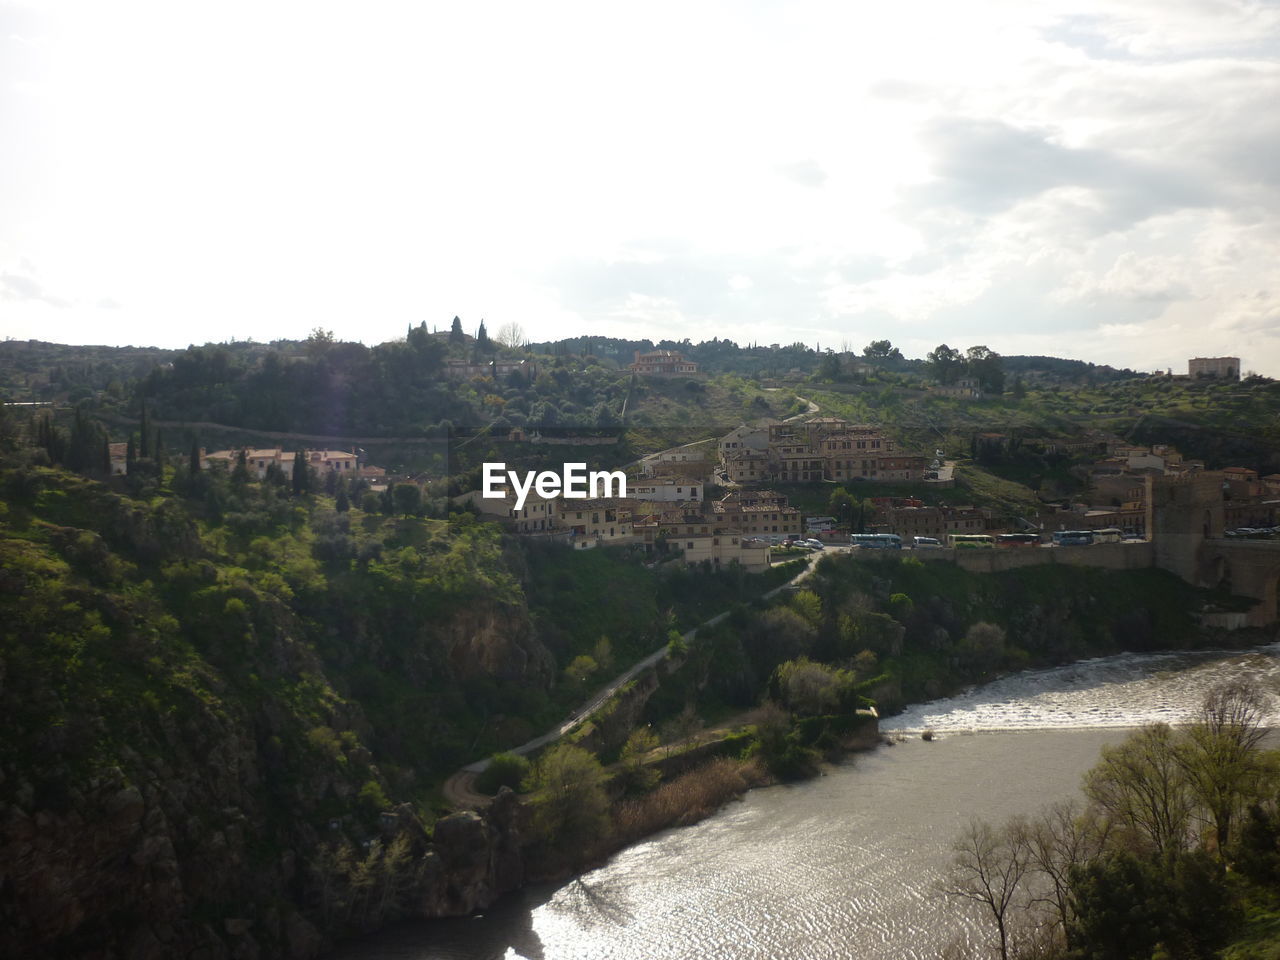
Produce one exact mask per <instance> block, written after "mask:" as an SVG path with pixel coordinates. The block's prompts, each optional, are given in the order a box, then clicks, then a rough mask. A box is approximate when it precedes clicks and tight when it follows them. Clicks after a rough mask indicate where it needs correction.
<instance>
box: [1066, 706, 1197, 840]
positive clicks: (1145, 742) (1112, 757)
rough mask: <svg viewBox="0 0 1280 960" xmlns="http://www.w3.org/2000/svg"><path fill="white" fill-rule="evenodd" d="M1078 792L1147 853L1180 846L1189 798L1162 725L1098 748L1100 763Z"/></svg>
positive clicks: (1169, 732) (1187, 821)
mask: <svg viewBox="0 0 1280 960" xmlns="http://www.w3.org/2000/svg"><path fill="white" fill-rule="evenodd" d="M1084 791H1085V795H1086V796H1088V797H1089V799H1090V800H1092V801H1093V802H1094V803H1096V804H1097V805H1098V806H1099V807H1100V808H1101V809H1102V810H1103V812H1104V813H1105V814H1106V815H1107V816H1108V817H1109V818H1110V819H1111V821H1112V822H1113V823H1114V824H1115V825H1116V826H1117V827H1119V828H1124V829H1127V830H1128V831H1129V832H1130V833H1131V834H1132V836H1133V837H1134V839H1135V840H1136V841H1137V842H1138V843H1139V844H1140V845H1141V846H1143V847H1145V848H1146V849H1147V850H1149V851H1150V852H1152V853H1154V854H1156V855H1161V854H1174V853H1177V852H1179V851H1181V850H1183V849H1184V848H1185V847H1186V842H1187V831H1188V828H1189V826H1190V821H1191V812H1192V809H1193V807H1194V797H1193V795H1192V793H1191V790H1190V787H1189V785H1188V783H1187V779H1186V775H1185V774H1184V773H1183V769H1182V764H1181V763H1180V762H1179V760H1178V758H1177V756H1176V750H1175V739H1174V735H1173V731H1172V729H1170V727H1169V725H1168V724H1167V723H1153V724H1148V725H1146V726H1144V727H1142V728H1140V729H1139V730H1137V731H1135V732H1134V733H1132V734H1131V735H1130V736H1129V738H1128V739H1127V740H1125V741H1124V742H1123V743H1121V744H1119V745H1118V746H1114V747H1113V746H1104V747H1103V748H1102V761H1101V762H1100V763H1098V764H1097V766H1095V767H1094V768H1093V769H1092V770H1090V771H1089V772H1088V773H1086V774H1085V780H1084Z"/></svg>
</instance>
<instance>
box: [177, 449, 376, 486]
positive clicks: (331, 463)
mask: <svg viewBox="0 0 1280 960" xmlns="http://www.w3.org/2000/svg"><path fill="white" fill-rule="evenodd" d="M240 453H241V451H240V450H215V451H213V452H212V453H206V452H205V450H204V448H203V447H202V448H201V449H200V466H201V467H202V468H204V469H206V470H207V469H209V468H210V467H215V466H218V467H225V468H226V469H228V470H234V469H235V466H236V461H237V460H239V458H240ZM302 455H303V457H304V458H305V459H306V461H307V464H308V466H310V467H311V469H312V470H314V471H315V472H316V473H317V474H318V475H319V476H320V477H321V478H323V477H324V476H325V475H326V474H330V473H333V474H337V475H338V476H341V477H355V476H358V475H360V474H361V472H362V471H361V468H360V455H359V454H357V453H355V452H354V451H347V450H304V451H303V452H302ZM244 456H245V464H246V465H247V466H248V468H249V474H250V476H253V477H256V478H257V479H259V480H261V479H262V478H263V477H265V476H266V475H267V471H268V470H270V469H271V468H272V467H275V468H276V469H277V470H279V471H280V472H281V473H283V474H284V475H285V476H286V477H292V476H293V461H294V458H295V457H296V456H297V454H296V453H294V452H293V451H291V450H283V449H281V448H280V447H264V448H262V449H250V448H248V447H245V448H244Z"/></svg>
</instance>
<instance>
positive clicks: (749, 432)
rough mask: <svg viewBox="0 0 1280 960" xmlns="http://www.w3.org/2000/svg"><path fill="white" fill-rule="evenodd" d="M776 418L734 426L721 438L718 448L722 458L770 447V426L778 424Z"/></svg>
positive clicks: (758, 451)
mask: <svg viewBox="0 0 1280 960" xmlns="http://www.w3.org/2000/svg"><path fill="white" fill-rule="evenodd" d="M777 422H778V421H776V420H764V421H761V422H760V423H756V424H752V425H750V426H748V425H747V424H745V423H744V424H742V425H741V426H738V427H734V428H733V429H732V430H730V431H729V432H728V433H727V434H725V435H724V436H723V437H721V438H720V440H719V442H718V443H717V444H716V450H717V452H718V453H719V455H720V459H721V460H727V459H728V458H729V457H731V456H736V455H737V454H739V453H743V452H745V451H753V452H755V453H762V452H764V451H765V450H768V449H769V428H770V427H771V426H774V425H776V424H777Z"/></svg>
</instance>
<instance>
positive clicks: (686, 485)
mask: <svg viewBox="0 0 1280 960" xmlns="http://www.w3.org/2000/svg"><path fill="white" fill-rule="evenodd" d="M627 493H629V494H630V495H631V497H632V499H635V500H661V501H664V502H668V503H671V502H677V501H685V500H697V501H701V500H702V481H701V480H692V479H689V478H687V477H677V476H666V477H646V478H644V479H641V480H634V481H632V482H630V483H628V484H627Z"/></svg>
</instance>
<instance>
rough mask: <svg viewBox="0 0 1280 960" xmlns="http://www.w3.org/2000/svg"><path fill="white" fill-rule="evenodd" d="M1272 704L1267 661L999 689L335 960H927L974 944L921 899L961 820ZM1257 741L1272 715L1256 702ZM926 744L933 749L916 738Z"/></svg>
mask: <svg viewBox="0 0 1280 960" xmlns="http://www.w3.org/2000/svg"><path fill="white" fill-rule="evenodd" d="M1244 675H1248V676H1252V677H1255V678H1257V679H1259V680H1261V681H1262V682H1263V683H1264V685H1265V686H1266V687H1267V688H1268V689H1271V690H1280V644H1278V645H1273V646H1269V647H1263V648H1259V649H1257V650H1253V651H1249V652H1247V653H1241V652H1238V651H1237V652H1231V653H1226V652H1202V653H1194V654H1185V653H1168V654H1141V655H1138V654H1123V655H1120V656H1116V657H1107V658H1103V659H1098V660H1090V661H1085V662H1082V663H1077V664H1073V665H1071V666H1067V667H1060V668H1057V669H1053V670H1044V671H1034V672H1027V673H1022V674H1018V675H1016V676H1013V677H1008V678H1005V679H1003V680H999V681H996V682H994V683H991V684H987V685H985V686H983V687H979V688H976V689H974V690H971V691H969V692H967V693H965V694H963V695H961V696H958V697H953V698H949V699H946V700H939V701H936V702H934V703H929V704H924V705H921V706H917V707H913V708H911V709H909V710H908V711H907V712H905V713H903V714H901V715H899V716H897V717H892V718H888V719H886V720H884V721H883V722H882V724H881V729H882V730H883V731H884V732H886V733H890V734H892V735H894V736H893V738H894V739H895V740H897V741H898V742H896V743H895V744H894V745H893V746H884V747H881V748H879V749H878V750H876V751H874V752H871V753H866V754H861V755H859V756H857V757H855V758H852V759H851V760H849V761H847V762H845V763H843V764H841V765H839V766H837V767H836V768H834V769H833V770H831V771H830V772H829V773H828V774H827V775H826V776H823V777H821V778H819V779H816V780H813V781H809V782H806V783H802V784H797V785H793V786H780V787H770V788H768V789H763V790H755V791H752V792H751V793H749V794H748V795H747V796H746V798H745V799H743V800H742V801H739V802H735V803H733V804H730V805H729V806H728V807H726V808H725V809H724V810H723V811H721V812H720V813H718V814H717V815H716V816H714V817H711V818H710V819H708V820H705V821H703V822H702V823H699V824H696V825H694V826H691V827H685V828H682V829H677V830H670V831H666V832H664V833H661V834H658V835H657V836H655V837H653V838H652V839H650V840H648V841H647V842H645V843H641V844H639V845H637V846H634V847H631V848H629V849H627V850H624V851H622V852H620V853H618V854H617V855H615V856H614V857H613V858H612V859H611V860H610V861H609V862H608V863H607V864H606V865H605V866H603V867H601V868H600V869H598V870H593V871H591V872H590V873H588V874H586V875H584V876H583V877H581V878H580V879H578V880H574V881H571V882H569V883H565V884H560V885H554V886H540V887H530V888H527V889H525V890H523V891H520V892H519V893H516V894H513V895H512V896H510V897H508V898H506V899H504V900H503V901H502V902H500V903H499V904H497V905H495V906H494V907H493V908H492V909H490V910H489V911H488V912H487V913H485V914H484V915H483V916H478V917H469V918H463V919H456V920H446V921H433V922H423V923H412V924H405V925H402V926H399V927H396V928H394V929H391V930H388V931H386V932H384V933H381V934H378V935H376V936H374V937H371V938H369V939H366V940H364V941H362V942H360V943H359V944H353V945H350V946H348V947H346V948H343V949H342V950H340V951H339V952H338V953H337V954H335V957H338V958H342V960H514V958H520V957H523V958H527V960H579V958H581V960H597V958H616V960H653V958H659V957H661V958H673V960H674V958H689V960H694V958H698V960H702V958H711V957H722V958H732V960H738V958H761V960H765V958H775V960H789V958H795V960H800V958H832V957H858V958H860V960H914V958H920V960H924V958H930V960H933V958H937V957H939V956H940V955H942V953H943V952H944V950H945V949H946V948H947V947H949V946H954V947H964V948H965V949H964V953H966V954H967V953H968V952H969V951H970V950H974V949H976V948H978V947H979V946H981V945H982V944H985V943H986V938H987V928H986V927H985V926H984V922H983V920H982V918H981V917H980V915H977V914H974V913H972V912H970V911H968V910H966V909H964V907H963V906H961V905H960V904H957V903H956V902H954V901H951V900H948V899H947V898H945V897H943V896H941V895H939V894H938V893H937V885H938V881H939V880H940V878H941V876H942V874H943V871H944V870H945V868H946V865H947V862H948V859H949V852H948V850H949V846H950V844H951V842H952V840H953V838H954V837H955V836H956V834H957V832H958V831H959V830H960V829H961V828H962V827H963V826H964V825H965V823H967V821H968V819H969V818H970V817H971V816H978V817H981V818H983V819H987V820H992V821H998V820H1002V819H1004V818H1005V817H1008V816H1010V815H1012V814H1015V813H1026V814H1031V813H1035V812H1036V811H1037V810H1038V809H1039V808H1041V807H1042V806H1045V805H1047V804H1048V803H1051V802H1053V801H1056V800H1060V799H1065V798H1069V797H1074V796H1078V794H1079V784H1080V777H1081V774H1083V772H1084V771H1085V770H1087V769H1088V768H1089V767H1091V766H1092V765H1093V764H1094V763H1095V762H1096V761H1097V758H1098V752H1099V749H1100V748H1101V747H1102V745H1103V744H1107V743H1115V742H1118V741H1119V740H1121V739H1123V738H1124V736H1125V735H1126V732H1127V731H1126V729H1125V728H1127V727H1133V726H1136V725H1138V724H1141V723H1145V722H1148V721H1152V720H1164V721H1167V722H1171V723H1177V722H1179V721H1181V720H1184V719H1186V718H1187V717H1188V715H1189V713H1190V712H1191V711H1192V710H1194V708H1195V707H1196V706H1197V705H1198V703H1199V702H1200V700H1201V698H1202V697H1203V695H1204V693H1205V691H1206V690H1208V689H1209V688H1210V687H1211V686H1213V685H1214V684H1215V683H1217V682H1219V681H1222V680H1225V679H1228V678H1231V677H1238V676H1244ZM1273 724H1274V725H1280V709H1277V704H1274V703H1273ZM923 729H931V730H933V731H934V732H935V734H936V739H935V740H934V741H933V742H925V741H923V740H922V739H920V737H919V736H915V735H913V734H915V733H916V732H918V731H920V730H923Z"/></svg>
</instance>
